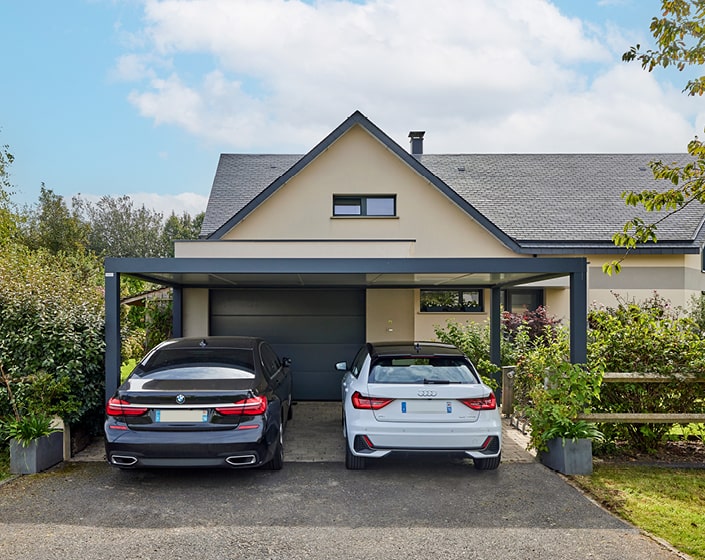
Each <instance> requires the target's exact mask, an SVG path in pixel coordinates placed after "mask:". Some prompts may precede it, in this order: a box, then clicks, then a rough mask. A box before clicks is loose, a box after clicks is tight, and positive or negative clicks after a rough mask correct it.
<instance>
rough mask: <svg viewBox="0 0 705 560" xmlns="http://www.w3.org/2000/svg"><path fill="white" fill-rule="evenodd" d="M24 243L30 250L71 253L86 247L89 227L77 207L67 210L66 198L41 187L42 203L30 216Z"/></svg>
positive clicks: (40, 196) (25, 227) (40, 198)
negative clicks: (42, 249)
mask: <svg viewBox="0 0 705 560" xmlns="http://www.w3.org/2000/svg"><path fill="white" fill-rule="evenodd" d="M24 229H25V239H26V243H27V245H28V246H29V247H31V248H33V249H38V248H40V247H43V248H45V249H48V250H49V251H50V252H52V253H54V254H56V253H59V252H64V253H72V252H74V251H80V250H82V249H85V248H86V246H87V234H88V224H86V223H85V222H84V221H83V220H82V219H81V217H80V216H79V214H78V211H77V209H76V208H75V207H74V208H73V209H72V210H70V209H69V208H68V206H67V205H66V202H65V201H64V197H62V196H60V195H57V194H55V193H54V191H52V190H51V189H48V188H46V186H45V185H44V183H42V187H41V191H40V193H39V202H38V204H37V206H36V208H35V209H34V210H33V211H30V212H29V214H28V216H27V221H26V225H25V226H24Z"/></svg>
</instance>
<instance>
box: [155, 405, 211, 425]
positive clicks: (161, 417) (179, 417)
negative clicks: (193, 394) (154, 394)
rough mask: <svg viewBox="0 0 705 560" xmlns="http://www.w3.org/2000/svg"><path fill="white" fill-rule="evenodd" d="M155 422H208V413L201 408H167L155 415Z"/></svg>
mask: <svg viewBox="0 0 705 560" xmlns="http://www.w3.org/2000/svg"><path fill="white" fill-rule="evenodd" d="M154 421H155V422H208V411H207V410H203V409H200V408H165V409H163V410H157V411H155V414H154Z"/></svg>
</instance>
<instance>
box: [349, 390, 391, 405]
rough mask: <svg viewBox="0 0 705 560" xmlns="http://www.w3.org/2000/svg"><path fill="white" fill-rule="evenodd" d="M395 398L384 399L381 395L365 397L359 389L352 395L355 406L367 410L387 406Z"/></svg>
mask: <svg viewBox="0 0 705 560" xmlns="http://www.w3.org/2000/svg"><path fill="white" fill-rule="evenodd" d="M393 400H394V399H383V398H381V397H365V396H364V395H362V394H361V393H360V392H359V391H355V392H354V393H353V396H352V405H353V406H354V407H355V408H363V409H366V410H379V409H380V408H382V407H385V406H387V405H388V404H389V403H390V402H392V401H393Z"/></svg>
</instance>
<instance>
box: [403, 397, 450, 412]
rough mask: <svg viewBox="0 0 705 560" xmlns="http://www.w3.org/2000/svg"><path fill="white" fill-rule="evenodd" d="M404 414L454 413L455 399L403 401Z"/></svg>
mask: <svg viewBox="0 0 705 560" xmlns="http://www.w3.org/2000/svg"><path fill="white" fill-rule="evenodd" d="M401 412H402V414H452V413H453V401H444V400H440V399H433V400H428V399H419V400H416V399H414V400H410V401H402V402H401Z"/></svg>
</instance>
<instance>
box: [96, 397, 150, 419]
mask: <svg viewBox="0 0 705 560" xmlns="http://www.w3.org/2000/svg"><path fill="white" fill-rule="evenodd" d="M146 412H147V408H146V407H144V406H137V405H134V404H131V403H129V402H127V401H123V400H121V399H116V398H115V397H113V398H111V399H110V400H109V401H108V404H107V405H105V413H106V414H107V415H108V416H142V415H143V414H145V413H146Z"/></svg>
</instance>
